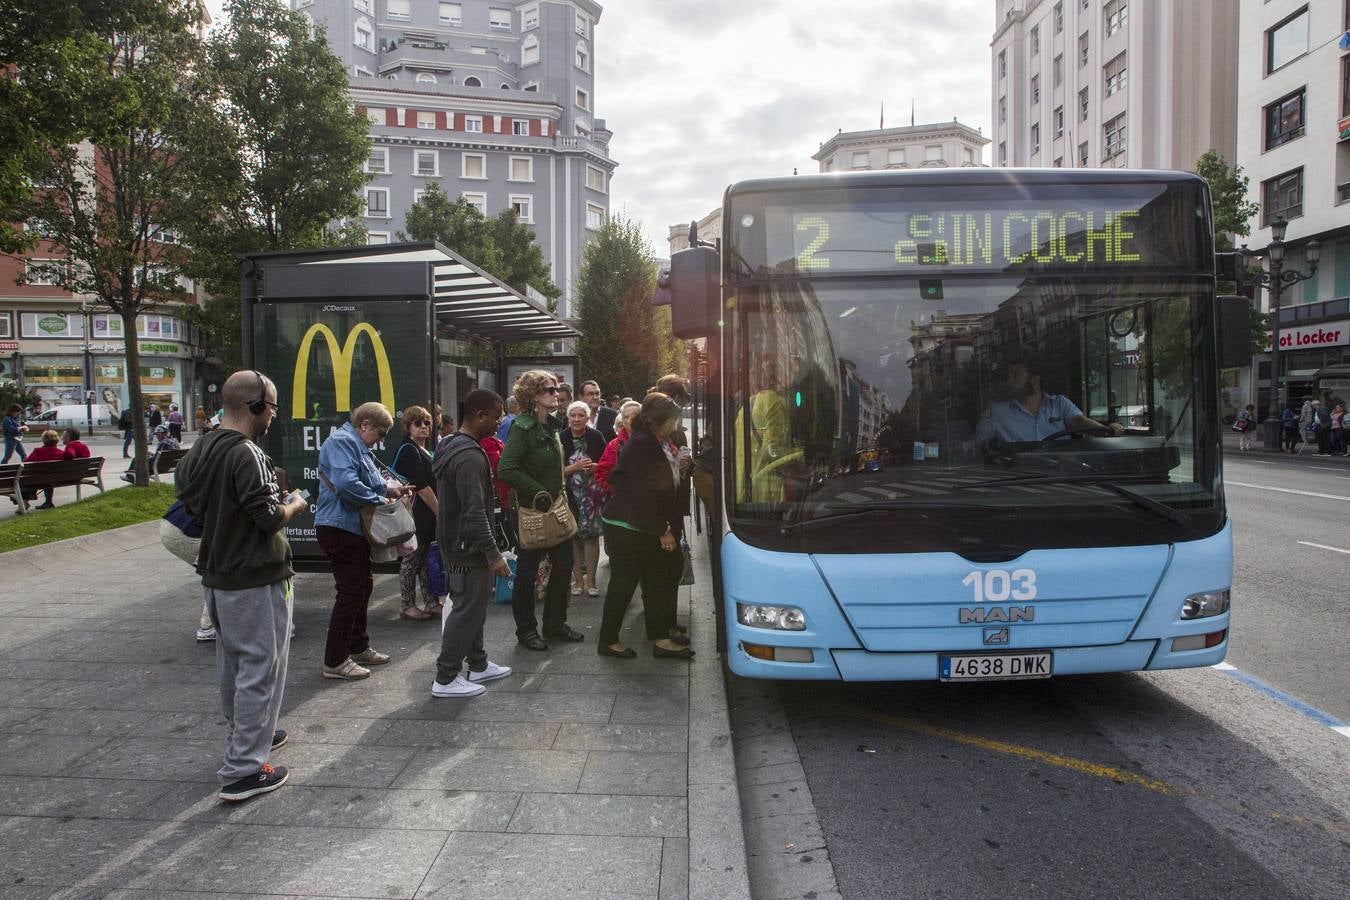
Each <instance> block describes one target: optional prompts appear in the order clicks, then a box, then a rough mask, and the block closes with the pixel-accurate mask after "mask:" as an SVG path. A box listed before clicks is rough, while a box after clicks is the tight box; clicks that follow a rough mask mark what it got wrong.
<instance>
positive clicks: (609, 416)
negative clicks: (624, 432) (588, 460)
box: [591, 406, 619, 462]
mask: <svg viewBox="0 0 1350 900" xmlns="http://www.w3.org/2000/svg"><path fill="white" fill-rule="evenodd" d="M618 418H619V411H618V410H617V409H610V408H609V407H608V406H602V407H600V408H599V409H598V410H596V411H595V424H594V425H592V426H591V427H592V428H594V429H595V430H596V431H598V432H600V436H601V437H603V438H604V439H605V443H606V444H608V443H609V442H610V441H612V440H614V423H615V422H616V421H618ZM599 461H600V460H598V459H597V460H596V462H599Z"/></svg>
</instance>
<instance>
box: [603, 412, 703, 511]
mask: <svg viewBox="0 0 1350 900" xmlns="http://www.w3.org/2000/svg"><path fill="white" fill-rule="evenodd" d="M609 487H610V490H611V491H613V494H612V495H611V496H610V498H609V500H608V501H607V502H606V503H605V518H606V519H611V520H614V521H618V522H627V523H628V524H629V525H631V526H633V527H634V528H636V529H637V530H638V531H643V532H646V533H647V534H654V535H661V534H664V533H665V531H666V528H667V527H669V528H670V530H671V533H673V534H674V535H675V536H676V537H677V538H678V537H679V536H680V534H681V533H683V531H684V513H683V511H682V510H681V508H680V500H679V492H678V491H677V490H676V488H675V479H674V478H673V477H672V474H671V469H670V460H669V459H668V458H667V457H666V451H665V450H663V449H661V441H660V440H659V439H658V438H657V437H656V435H655V434H653V433H652V432H650V431H636V432H634V433H633V436H632V437H630V438H629V439H628V442H627V443H626V444H624V445H623V448H622V449H621V450H620V451H619V461H618V462H617V463H615V465H614V471H613V472H611V473H610V475H609Z"/></svg>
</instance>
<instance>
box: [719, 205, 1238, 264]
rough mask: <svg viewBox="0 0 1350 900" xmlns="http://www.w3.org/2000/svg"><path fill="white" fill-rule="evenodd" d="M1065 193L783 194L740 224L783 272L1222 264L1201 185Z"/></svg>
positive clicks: (749, 244)
mask: <svg viewBox="0 0 1350 900" xmlns="http://www.w3.org/2000/svg"><path fill="white" fill-rule="evenodd" d="M1145 187H1146V188H1148V187H1151V186H1145ZM1028 193H1031V192H1028ZM1056 194H1057V195H1056V196H1045V197H1036V196H1021V197H1015V198H1006V199H1005V198H998V197H995V198H992V199H989V198H976V197H972V196H971V195H970V193H965V196H956V197H943V196H942V194H941V193H938V192H935V191H932V190H925V191H922V192H917V191H907V192H900V191H896V192H894V193H890V194H889V196H887V197H877V196H876V195H875V194H874V195H872V196H867V195H866V194H862V193H861V192H859V195H858V196H857V197H856V199H855V198H854V197H850V196H848V195H847V194H845V193H844V192H836V193H835V195H834V197H831V198H830V199H831V200H836V201H837V202H832V203H828V204H817V203H812V202H810V201H811V200H812V199H814V198H811V197H810V196H809V195H807V194H805V193H802V194H798V195H795V196H792V195H787V194H784V195H780V196H778V197H775V198H773V200H771V201H769V202H767V203H766V204H765V207H764V209H763V214H764V216H763V224H762V226H761V225H760V223H759V222H758V221H756V220H757V219H758V217H757V216H740V215H737V217H736V218H734V219H733V220H732V221H734V222H737V223H739V224H740V225H741V226H742V227H744V225H745V223H746V222H752V223H753V227H752V228H751V229H749V230H748V231H747V232H746V233H744V234H742V235H738V237H739V238H740V239H741V240H740V246H739V248H738V249H740V252H741V253H742V256H743V257H744V258H746V259H747V261H749V260H751V259H753V258H754V257H756V256H758V252H757V247H756V244H758V243H759V241H757V240H754V239H752V234H753V237H754V238H758V239H759V240H762V242H763V243H762V244H759V246H762V247H763V248H764V249H763V252H764V257H763V263H764V264H765V266H766V267H767V268H770V269H772V270H774V271H777V272H798V273H802V274H811V275H830V274H841V273H849V272H879V273H894V272H897V271H898V272H915V273H918V272H936V271H945V272H963V271H965V272H1005V271H1066V270H1068V271H1077V272H1090V271H1092V270H1095V269H1103V268H1105V269H1112V270H1116V271H1119V270H1122V269H1124V270H1141V271H1150V272H1152V271H1156V270H1166V269H1171V270H1190V271H1212V268H1210V266H1212V262H1209V263H1206V261H1205V260H1202V259H1201V258H1200V254H1199V250H1200V242H1201V239H1200V233H1201V232H1202V231H1203V229H1202V228H1201V227H1199V226H1201V225H1202V224H1203V222H1204V217H1203V215H1202V214H1201V213H1202V207H1201V206H1199V204H1198V203H1196V202H1195V201H1196V200H1198V199H1199V198H1198V197H1197V196H1195V195H1194V194H1193V193H1192V192H1191V191H1184V190H1167V189H1165V188H1160V187H1159V188H1154V189H1152V190H1148V189H1146V190H1144V191H1131V192H1129V194H1128V195H1127V194H1125V193H1124V192H1119V193H1117V195H1116V196H1101V197H1083V196H1081V195H1077V196H1076V195H1074V194H1071V193H1069V192H1067V191H1057V192H1056ZM1141 194H1142V195H1141ZM892 198H893V199H892ZM785 200H797V201H801V202H800V203H797V204H790V205H789V204H786V203H784V202H783V201H785ZM761 227H762V233H756V232H760V228H761Z"/></svg>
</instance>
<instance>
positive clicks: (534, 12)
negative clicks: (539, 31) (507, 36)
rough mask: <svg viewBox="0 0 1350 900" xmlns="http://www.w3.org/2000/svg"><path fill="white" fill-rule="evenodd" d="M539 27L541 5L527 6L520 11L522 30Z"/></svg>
mask: <svg viewBox="0 0 1350 900" xmlns="http://www.w3.org/2000/svg"><path fill="white" fill-rule="evenodd" d="M538 27H539V7H537V6H527V7H525V8H524V9H523V10H521V11H520V30H521V31H529V30H530V29H531V28H538Z"/></svg>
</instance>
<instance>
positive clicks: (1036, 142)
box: [1031, 122, 1041, 156]
mask: <svg viewBox="0 0 1350 900" xmlns="http://www.w3.org/2000/svg"><path fill="white" fill-rule="evenodd" d="M1040 152H1041V125H1040V123H1039V122H1037V123H1036V124H1035V125H1032V126H1031V153H1032V155H1033V156H1034V155H1035V154H1037V153H1040Z"/></svg>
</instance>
